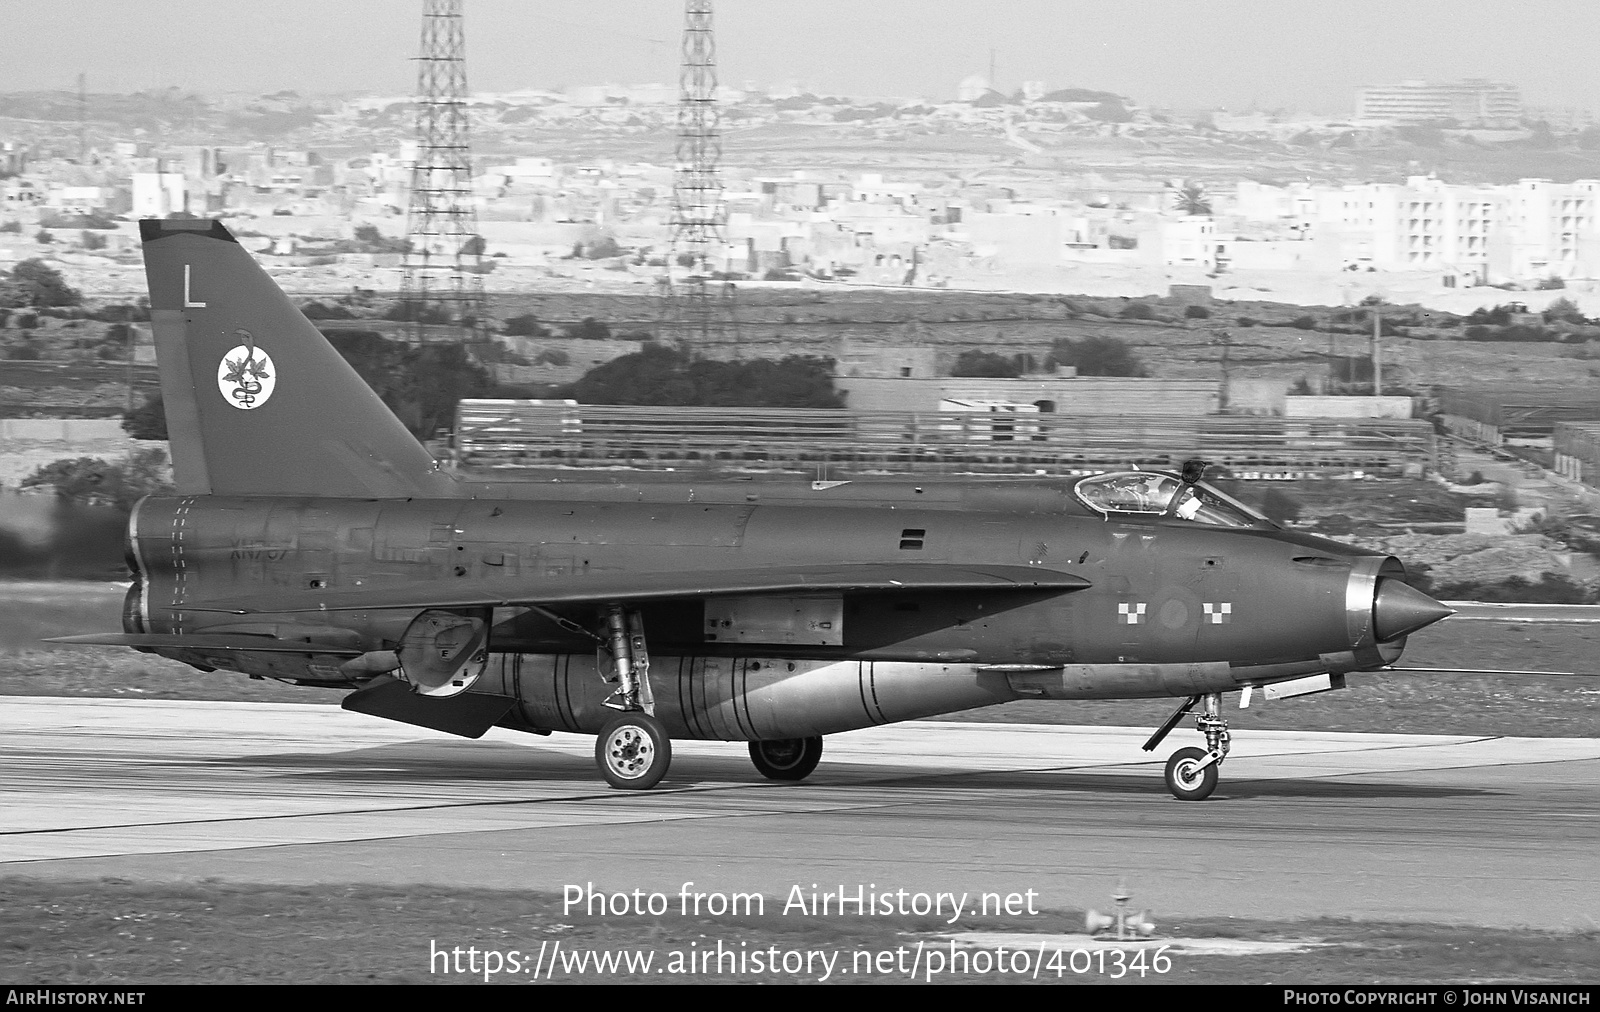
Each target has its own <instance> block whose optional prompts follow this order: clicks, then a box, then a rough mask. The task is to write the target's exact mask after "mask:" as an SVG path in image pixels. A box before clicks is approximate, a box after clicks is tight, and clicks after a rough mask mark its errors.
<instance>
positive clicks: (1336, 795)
mask: <svg viewBox="0 0 1600 1012" xmlns="http://www.w3.org/2000/svg"><path fill="white" fill-rule="evenodd" d="M1148 733H1149V731H1148V729H1142V728H1105V727H1097V728H1081V727H1065V726H1043V725H1016V724H972V723H947V722H915V723H909V724H899V725H894V726H890V727H883V728H874V729H869V730H864V731H857V732H850V733H847V734H840V735H835V736H832V737H830V738H828V744H827V753H826V754H825V756H824V758H823V764H822V766H821V767H820V768H819V769H818V771H817V773H816V774H814V775H813V777H812V778H811V779H810V780H809V781H807V782H806V783H804V784H800V785H782V784H773V783H769V782H767V781H764V780H762V779H761V778H760V777H759V776H758V775H757V774H756V773H755V771H754V769H753V768H752V767H751V766H750V764H749V761H748V759H747V757H746V755H745V747H744V746H743V745H742V744H737V743H719V742H689V741H680V742H675V743H674V765H673V768H672V773H671V775H670V776H669V778H668V779H667V780H666V781H665V782H664V783H663V785H662V786H661V787H660V788H658V789H656V790H654V791H651V792H645V793H634V792H618V791H612V790H609V789H607V788H606V787H605V785H604V783H603V782H602V781H600V780H599V778H598V775H597V774H596V772H595V771H594V767H593V760H592V750H593V739H592V738H584V737H578V736H571V735H553V736H551V737H548V738H541V737H534V736H528V735H518V734H514V733H511V732H501V731H498V730H497V731H492V732H491V733H490V734H489V735H488V736H487V737H486V738H484V739H483V740H481V741H465V740H462V739H458V738H452V737H450V736H447V735H443V734H436V733H434V732H430V731H426V730H423V729H419V728H413V727H408V726H405V725H401V724H393V723H389V722H385V721H381V720H376V719H373V718H369V717H363V716H359V715H355V714H350V713H346V712H344V711H342V710H338V709H336V708H333V707H329V706H313V705H289V704H260V703H208V702H165V701H128V700H99V699H47V698H30V697H7V698H5V699H3V700H0V812H3V816H0V875H26V876H31V877H56V878H74V879H82V878H91V879H92V878H98V877H102V876H117V877H122V878H129V879H134V880H141V881H142V880H161V881H171V880H194V879H200V878H218V879H222V880H225V881H237V882H262V883H290V884H304V883H346V882H370V883H385V884H410V883H426V884H434V885H445V886H476V887H493V888H518V889H530V890H539V891H549V892H557V893H559V892H561V891H562V890H563V888H564V887H565V886H566V885H568V884H578V885H585V884H588V883H593V885H594V887H595V888H596V889H599V890H603V891H605V892H624V891H625V892H632V891H633V890H636V889H638V890H643V891H644V892H646V893H649V892H662V893H666V894H668V895H671V896H673V897H676V896H678V894H679V893H680V892H681V891H682V889H683V884H684V883H686V882H693V883H694V886H693V889H694V890H695V891H702V892H712V891H723V892H734V891H739V892H760V893H762V894H764V895H765V896H767V897H768V900H769V903H771V902H777V903H781V902H782V900H783V897H785V896H786V895H788V894H789V892H790V890H791V889H792V887H793V886H795V885H799V886H800V887H801V888H802V890H804V891H806V892H808V893H809V891H810V890H811V887H812V884H813V883H815V884H816V886H817V889H818V890H819V891H827V890H837V889H838V887H839V886H841V885H842V886H844V887H846V889H847V890H851V891H853V890H854V889H855V888H856V887H857V886H858V885H863V886H867V887H868V888H869V889H874V890H878V891H882V890H895V889H901V888H903V889H906V890H909V891H912V892H918V891H920V892H934V891H956V892H969V893H972V894H973V895H974V896H975V895H977V894H978V893H979V892H984V891H995V892H1001V893H1013V892H1015V893H1022V892H1024V891H1026V890H1033V891H1034V893H1035V894H1036V896H1037V897H1038V899H1037V900H1036V902H1037V904H1038V905H1039V907H1040V908H1041V909H1064V908H1076V909H1081V908H1084V907H1090V906H1097V907H1102V908H1103V907H1105V906H1106V905H1107V902H1108V898H1109V894H1110V892H1111V891H1112V888H1113V887H1114V886H1115V884H1116V883H1117V880H1118V879H1119V878H1125V879H1126V880H1127V883H1128V885H1129V887H1130V888H1131V890H1132V891H1133V893H1134V894H1135V901H1134V902H1135V904H1136V905H1138V906H1147V907H1149V908H1151V909H1152V910H1154V911H1155V913H1156V915H1157V916H1158V917H1166V918H1171V917H1174V916H1238V917H1252V918H1271V919H1280V918H1282V919H1294V918H1306V917H1318V916H1334V917H1353V918H1360V919H1371V920H1384V921H1430V922H1441V923H1458V924H1478V925H1488V926H1518V925H1530V926H1537V927H1540V928H1553V927H1566V928H1594V927H1595V926H1596V921H1595V918H1596V916H1597V912H1600V874H1597V873H1600V857H1596V855H1597V854H1600V790H1597V789H1596V786H1595V785H1596V782H1597V780H1600V739H1588V738H1581V739H1580V738H1503V737H1482V738H1473V737H1463V736H1447V735H1426V736H1423V735H1390V734H1381V735H1378V734H1367V735H1364V734H1330V733H1310V732H1270V731H1250V732H1246V733H1241V734H1239V735H1237V736H1236V738H1235V742H1234V752H1233V755H1232V756H1231V757H1230V758H1229V760H1228V762H1227V765H1226V766H1225V768H1224V770H1223V779H1222V785H1221V786H1220V787H1219V789H1218V791H1217V793H1216V795H1215V796H1214V797H1213V798H1212V799H1211V800H1209V801H1206V802H1202V803H1186V802H1180V801H1177V800H1175V799H1173V798H1171V797H1170V796H1168V794H1167V793H1166V790H1165V788H1164V787H1163V786H1162V782H1161V763H1162V762H1163V761H1164V760H1165V757H1166V756H1167V755H1168V754H1170V753H1171V751H1172V750H1173V749H1175V748H1177V747H1179V746H1181V745H1187V744H1195V743H1197V742H1198V735H1195V734H1193V733H1192V732H1190V733H1185V732H1177V733H1174V735H1173V736H1172V738H1170V739H1169V740H1168V742H1167V743H1166V744H1165V745H1164V746H1163V747H1162V749H1161V750H1160V752H1159V753H1158V754H1156V755H1154V756H1152V755H1150V754H1147V753H1144V752H1141V751H1140V750H1139V745H1140V744H1141V743H1142V742H1143V740H1144V738H1145V737H1146V736H1147V735H1148Z"/></svg>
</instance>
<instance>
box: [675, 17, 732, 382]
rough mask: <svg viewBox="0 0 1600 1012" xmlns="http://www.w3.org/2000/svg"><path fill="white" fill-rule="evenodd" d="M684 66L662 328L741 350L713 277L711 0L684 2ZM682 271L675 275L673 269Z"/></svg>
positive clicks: (724, 289) (716, 205) (720, 219)
mask: <svg viewBox="0 0 1600 1012" xmlns="http://www.w3.org/2000/svg"><path fill="white" fill-rule="evenodd" d="M683 12H684V26H683V63H682V65H681V67H680V68H679V73H678V146H677V153H676V154H677V173H676V175H675V177H674V179H673V184H672V238H671V243H670V246H669V250H670V252H669V253H668V256H667V269H666V276H665V279H664V288H665V292H666V306H665V312H664V313H663V321H662V322H663V330H665V331H666V334H665V336H666V337H667V338H668V339H669V340H676V341H677V342H678V343H679V344H680V345H682V346H684V347H687V348H695V349H709V348H710V347H711V346H712V345H716V344H723V343H731V344H732V345H733V353H734V356H735V357H737V356H738V352H739V345H738V340H739V332H738V328H737V326H736V323H735V317H734V311H733V309H734V305H733V285H732V284H729V283H722V282H717V281H716V279H714V278H713V277H712V276H711V274H712V253H713V251H714V250H715V251H716V252H717V253H719V254H720V252H721V247H722V244H723V226H724V225H725V224H726V223H727V215H726V211H725V209H724V207H723V203H722V180H721V177H720V176H719V172H720V167H721V161H722V133H721V129H720V126H721V117H720V114H719V113H718V112H717V98H716V92H717V47H716V41H715V39H714V37H713V35H712V30H711V0H685V3H684V5H683ZM678 269H686V270H687V274H685V275H682V276H679V277H676V278H675V277H673V271H674V270H678Z"/></svg>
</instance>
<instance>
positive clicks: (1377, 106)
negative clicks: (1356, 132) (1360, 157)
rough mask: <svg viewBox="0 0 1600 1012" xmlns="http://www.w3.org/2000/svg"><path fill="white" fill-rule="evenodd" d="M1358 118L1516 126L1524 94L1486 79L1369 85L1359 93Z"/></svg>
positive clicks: (1358, 90)
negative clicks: (1446, 82)
mask: <svg viewBox="0 0 1600 1012" xmlns="http://www.w3.org/2000/svg"><path fill="white" fill-rule="evenodd" d="M1356 117H1357V118H1358V119H1364V120H1380V121H1385V122H1389V123H1432V122H1438V121H1439V120H1453V121H1455V122H1456V123H1459V124H1461V125H1462V126H1515V125H1516V123H1517V121H1518V120H1520V119H1521V118H1522V93H1521V92H1520V91H1518V90H1517V87H1516V86H1515V85H1511V84H1499V83H1496V82H1494V81H1488V80H1485V79H1483V78H1469V79H1467V80H1464V81H1457V82H1454V83H1451V84H1429V83H1428V82H1427V81H1401V82H1400V83H1399V84H1393V85H1375V86H1374V85H1369V86H1367V87H1364V88H1359V89H1357V91H1356Z"/></svg>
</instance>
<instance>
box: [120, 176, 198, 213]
mask: <svg viewBox="0 0 1600 1012" xmlns="http://www.w3.org/2000/svg"><path fill="white" fill-rule="evenodd" d="M188 209H189V200H188V193H187V190H186V187H185V185H184V179H183V173H181V172H135V173H134V174H133V208H132V212H131V213H132V214H133V216H134V217H135V218H165V217H166V216H167V215H169V214H172V213H173V212H174V211H187V210H188Z"/></svg>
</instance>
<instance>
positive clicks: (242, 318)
mask: <svg viewBox="0 0 1600 1012" xmlns="http://www.w3.org/2000/svg"><path fill="white" fill-rule="evenodd" d="M139 233H140V237H141V238H142V239H143V241H144V268H145V277H146V279H147V280H148V282H149V285H150V316H151V320H152V322H153V325H154V330H155V341H156V360H157V363H158V364H159V366H160V370H161V396H162V400H163V401H164V402H165V404H166V411H167V432H168V436H169V437H170V439H171V448H172V464H173V471H174V477H175V479H176V481H177V485H178V490H179V491H180V492H181V493H183V494H186V495H206V494H214V495H306V496H352V497H362V498H380V499H388V498H407V497H417V496H450V495H453V494H454V491H453V490H454V484H455V483H454V482H453V481H452V480H451V478H450V477H449V475H447V474H445V473H444V472H441V471H439V470H438V469H437V466H436V464H435V463H434V460H433V458H432V457H431V456H429V454H428V451H427V450H425V449H424V448H423V447H422V444H420V443H418V442H417V440H416V439H415V438H414V437H413V436H412V435H411V433H410V432H409V431H407V429H406V427H405V426H404V425H402V424H401V423H400V420H399V419H398V418H396V417H395V416H394V414H393V412H391V411H390V410H389V409H388V407H387V406H385V405H384V403H383V402H382V401H381V400H379V399H378V395H377V394H375V393H373V391H372V388H371V387H369V386H367V384H366V382H365V381H364V380H362V378H361V376H360V375H359V374H358V373H357V372H356V371H355V370H354V369H352V368H351V367H350V365H349V363H347V362H346V361H345V360H344V358H343V357H342V356H341V355H340V354H339V353H338V351H337V350H335V349H334V347H333V345H331V344H329V343H328V340H327V339H326V338H325V337H323V336H322V334H321V333H320V332H319V331H318V330H317V329H316V328H315V327H313V326H312V325H311V321H309V320H307V319H306V318H305V315H304V314H302V313H301V312H300V310H299V309H297V308H296V307H295V305H294V303H292V302H290V301H289V297H288V296H287V295H285V294H284V293H283V290H282V289H280V288H279V287H278V286H277V284H276V283H275V282H273V280H272V279H271V278H270V277H268V276H267V273H266V272H265V271H264V270H262V269H261V266H260V265H259V264H257V263H256V262H255V259H254V258H253V257H252V256H251V255H250V253H249V252H248V251H247V250H246V249H244V247H242V246H240V245H239V243H238V242H237V241H236V240H235V239H234V238H233V236H232V235H230V234H229V233H228V230H227V229H226V228H224V227H223V225H222V223H221V222H219V221H211V220H205V219H184V220H176V219H172V220H167V219H146V220H143V221H141V222H139Z"/></svg>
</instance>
